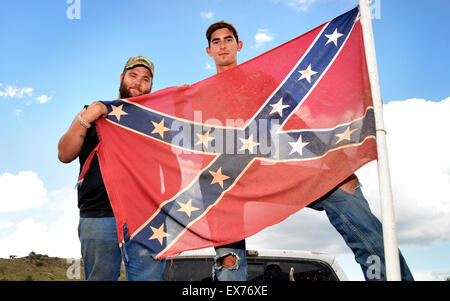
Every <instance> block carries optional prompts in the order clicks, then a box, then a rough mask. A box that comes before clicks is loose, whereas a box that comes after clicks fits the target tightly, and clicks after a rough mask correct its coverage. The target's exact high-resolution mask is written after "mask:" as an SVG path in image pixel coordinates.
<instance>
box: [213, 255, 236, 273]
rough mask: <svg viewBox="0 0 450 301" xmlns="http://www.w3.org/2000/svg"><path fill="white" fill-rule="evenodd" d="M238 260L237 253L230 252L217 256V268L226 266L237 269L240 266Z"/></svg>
mask: <svg viewBox="0 0 450 301" xmlns="http://www.w3.org/2000/svg"><path fill="white" fill-rule="evenodd" d="M238 261H239V257H238V256H237V255H236V254H235V253H233V252H230V253H227V254H225V255H222V256H220V257H218V258H216V267H217V268H222V267H225V268H228V269H236V270H237V269H238V268H239V265H238Z"/></svg>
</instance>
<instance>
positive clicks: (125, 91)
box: [119, 81, 151, 98]
mask: <svg viewBox="0 0 450 301" xmlns="http://www.w3.org/2000/svg"><path fill="white" fill-rule="evenodd" d="M150 89H151V88H150ZM150 89H148V90H145V91H144V92H142V93H141V94H139V95H136V96H133V95H131V94H130V92H129V88H128V86H127V84H125V83H124V82H123V81H121V82H120V88H119V98H130V97H138V96H141V95H144V94H148V93H150Z"/></svg>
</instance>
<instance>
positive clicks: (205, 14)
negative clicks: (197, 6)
mask: <svg viewBox="0 0 450 301" xmlns="http://www.w3.org/2000/svg"><path fill="white" fill-rule="evenodd" d="M200 16H201V17H202V18H203V19H206V20H212V18H213V17H214V13H213V12H210V11H209V12H203V11H202V12H201V13H200Z"/></svg>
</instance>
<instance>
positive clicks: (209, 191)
mask: <svg viewBox="0 0 450 301" xmlns="http://www.w3.org/2000/svg"><path fill="white" fill-rule="evenodd" d="M104 103H105V104H106V105H107V107H108V111H109V115H108V117H107V118H106V119H100V120H98V121H97V129H98V133H99V137H100V144H99V147H98V157H99V162H100V168H101V172H102V176H103V180H104V183H105V186H106V189H107V191H108V195H109V198H110V201H111V205H112V208H113V210H114V214H115V217H116V220H117V230H118V235H119V242H120V243H121V244H122V243H123V242H124V235H123V229H124V226H125V227H126V228H127V230H128V233H130V234H131V236H130V237H131V238H130V239H133V240H135V241H137V242H139V243H141V244H143V245H145V246H147V247H148V249H149V250H150V251H151V253H152V254H154V255H155V256H157V257H159V258H165V257H167V256H173V255H176V254H178V253H180V252H182V251H186V250H192V249H199V248H205V247H211V246H217V245H224V244H227V243H231V242H235V241H238V240H241V239H243V238H246V237H249V236H251V235H253V234H255V233H257V232H259V231H261V230H262V229H264V228H266V227H268V226H271V225H273V224H276V223H279V222H281V221H282V220H284V219H286V218H287V217H288V216H289V215H291V214H293V213H295V212H297V211H298V210H300V209H302V208H303V207H305V206H306V205H308V204H309V203H311V202H313V201H314V200H316V199H318V198H319V197H321V196H322V195H324V194H326V193H327V192H329V191H330V190H331V189H333V188H334V187H335V186H336V185H337V184H339V183H340V182H341V181H343V180H344V179H345V178H347V177H348V176H350V175H351V174H352V173H353V172H354V171H355V170H357V169H358V168H359V167H361V166H362V165H363V164H365V163H367V162H369V161H371V160H374V159H376V158H377V155H376V145H375V123H374V112H373V107H372V99H371V91H370V84H369V79H368V72H367V67H366V58H365V54H364V45H363V38H362V30H361V24H360V21H359V11H358V8H355V9H353V10H351V11H349V12H347V13H345V14H343V15H341V16H339V17H337V18H335V19H333V20H331V21H330V22H327V23H325V24H323V25H321V26H319V27H317V28H315V29H313V30H311V31H310V32H308V33H306V34H304V35H302V36H300V37H298V38H296V39H294V40H292V41H289V42H287V43H285V44H283V45H281V46H279V47H277V48H275V49H272V50H271V51H268V52H266V53H264V54H262V55H260V56H258V57H257V58H255V59H252V60H250V61H248V62H245V63H243V64H241V65H239V66H237V67H235V68H232V69H230V70H228V71H225V72H222V73H220V74H217V75H215V76H212V77H210V78H207V79H205V80H203V81H201V82H198V83H196V84H193V85H191V86H188V87H172V88H167V89H164V90H160V91H156V92H154V93H152V94H150V95H143V96H140V97H136V98H129V99H120V100H115V101H112V102H104Z"/></svg>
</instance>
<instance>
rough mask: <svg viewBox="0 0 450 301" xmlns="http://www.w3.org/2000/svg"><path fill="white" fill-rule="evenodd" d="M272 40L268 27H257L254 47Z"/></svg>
mask: <svg viewBox="0 0 450 301" xmlns="http://www.w3.org/2000/svg"><path fill="white" fill-rule="evenodd" d="M272 40H273V34H272V33H271V32H270V31H269V30H268V29H262V28H260V29H258V32H256V34H255V41H256V47H261V46H262V45H264V44H265V43H267V42H271V41H272Z"/></svg>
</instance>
